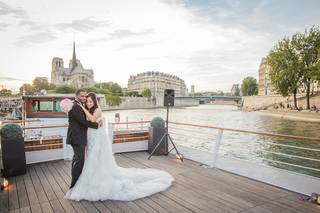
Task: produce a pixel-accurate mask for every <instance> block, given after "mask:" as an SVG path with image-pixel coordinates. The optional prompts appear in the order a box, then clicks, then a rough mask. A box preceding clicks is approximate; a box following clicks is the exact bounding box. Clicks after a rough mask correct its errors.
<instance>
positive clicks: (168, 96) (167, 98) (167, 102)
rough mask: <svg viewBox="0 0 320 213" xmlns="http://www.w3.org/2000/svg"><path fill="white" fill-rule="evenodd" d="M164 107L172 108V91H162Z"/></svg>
mask: <svg viewBox="0 0 320 213" xmlns="http://www.w3.org/2000/svg"><path fill="white" fill-rule="evenodd" d="M164 106H174V90H173V89H165V90H164Z"/></svg>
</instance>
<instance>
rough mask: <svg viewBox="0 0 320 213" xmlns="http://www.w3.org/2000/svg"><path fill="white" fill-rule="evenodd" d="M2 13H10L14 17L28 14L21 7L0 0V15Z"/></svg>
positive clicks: (24, 16) (21, 17) (20, 17)
mask: <svg viewBox="0 0 320 213" xmlns="http://www.w3.org/2000/svg"><path fill="white" fill-rule="evenodd" d="M3 15H12V16H13V17H14V18H17V19H26V18H28V15H27V13H26V11H25V10H23V9H21V8H20V7H16V8H14V7H11V6H9V5H7V4H5V3H3V2H1V1H0V16H3Z"/></svg>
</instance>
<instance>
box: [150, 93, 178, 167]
mask: <svg viewBox="0 0 320 213" xmlns="http://www.w3.org/2000/svg"><path fill="white" fill-rule="evenodd" d="M163 105H164V106H165V107H167V119H166V130H165V134H164V135H163V136H162V138H161V139H160V140H159V141H158V143H157V145H156V146H155V147H154V149H153V150H152V152H151V154H150V155H149V157H148V160H150V158H151V157H152V155H153V154H154V152H155V151H156V150H157V148H158V147H159V146H160V145H161V143H165V142H167V143H168V141H170V143H171V144H172V149H170V150H169V152H168V153H170V152H171V151H172V150H173V149H174V150H175V151H176V158H177V159H179V160H180V161H181V162H182V161H183V156H182V155H181V154H180V152H179V150H178V149H177V147H176V145H175V144H174V142H173V140H172V138H171V136H170V134H169V108H170V107H172V106H174V90H173V89H165V90H164V101H163ZM165 138H166V139H167V140H165Z"/></svg>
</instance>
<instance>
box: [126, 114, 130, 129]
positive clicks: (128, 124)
mask: <svg viewBox="0 0 320 213" xmlns="http://www.w3.org/2000/svg"><path fill="white" fill-rule="evenodd" d="M128 121H129V119H128V116H127V117H126V123H127V130H128V129H129V124H128Z"/></svg>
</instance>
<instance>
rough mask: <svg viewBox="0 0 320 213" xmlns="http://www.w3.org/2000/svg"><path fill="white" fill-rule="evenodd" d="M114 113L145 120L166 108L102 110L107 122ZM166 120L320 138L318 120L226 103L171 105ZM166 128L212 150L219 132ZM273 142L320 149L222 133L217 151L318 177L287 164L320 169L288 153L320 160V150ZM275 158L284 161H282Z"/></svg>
mask: <svg viewBox="0 0 320 213" xmlns="http://www.w3.org/2000/svg"><path fill="white" fill-rule="evenodd" d="M115 113H119V114H120V121H126V117H128V120H129V121H140V120H141V119H142V120H145V121H146V120H151V119H152V118H154V117H158V116H159V117H162V118H165V116H166V109H162V108H161V109H134V110H118V111H107V112H104V116H105V117H106V119H107V120H108V121H112V122H113V121H114V117H115ZM169 121H176V122H183V123H190V124H200V125H210V126H217V127H226V128H234V129H242V130H252V131H263V132H272V133H281V134H288V135H298V136H309V137H320V131H319V130H320V123H314V122H303V121H292V120H284V119H281V118H277V117H273V116H268V115H262V114H260V113H257V112H243V111H240V110H238V109H237V107H235V106H229V105H199V106H197V107H183V108H172V109H170V113H169ZM169 131H170V133H171V136H172V137H173V139H174V141H175V142H176V143H178V144H180V145H183V146H188V147H192V148H195V149H199V150H204V151H209V152H210V151H212V148H213V144H214V142H215V141H216V138H217V133H218V132H217V130H213V129H204V128H195V127H188V126H176V125H171V126H170V130H169ZM270 143H273V144H270ZM275 144H284V145H289V146H299V147H307V148H317V149H320V143H319V142H313V141H301V140H296V139H280V138H272V137H268V136H257V135H252V134H243V133H232V132H224V133H223V137H222V145H221V148H220V151H219V154H220V155H224V156H229V157H233V158H240V159H243V160H247V161H254V162H257V163H261V164H267V165H270V166H274V167H279V168H283V169H286V170H292V171H296V172H299V173H304V174H308V175H312V176H317V177H320V172H319V171H315V170H312V169H305V168H301V167H296V166H291V165H288V164H296V165H300V166H303V167H311V168H315V169H320V163H319V161H318V162H317V161H312V160H307V159H299V158H295V157H292V156H288V155H298V156H301V157H308V158H317V159H320V152H317V151H310V150H301V149H296V148H292V147H283V146H278V145H275ZM275 152H281V153H283V154H285V155H279V154H275ZM278 161H281V162H285V163H287V164H281V163H278Z"/></svg>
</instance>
